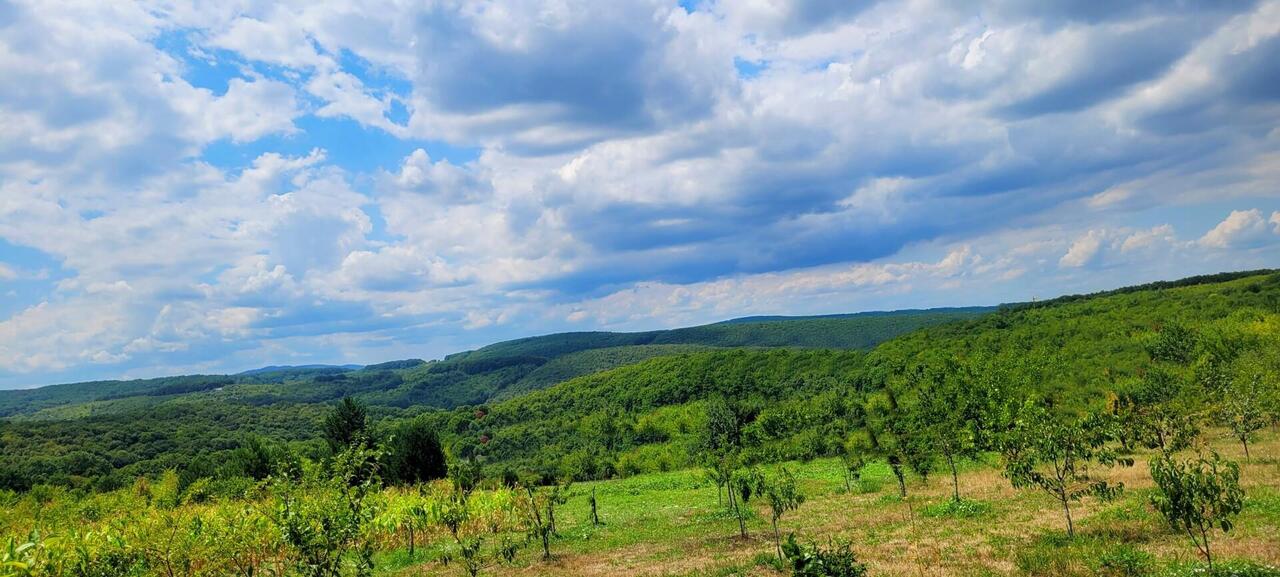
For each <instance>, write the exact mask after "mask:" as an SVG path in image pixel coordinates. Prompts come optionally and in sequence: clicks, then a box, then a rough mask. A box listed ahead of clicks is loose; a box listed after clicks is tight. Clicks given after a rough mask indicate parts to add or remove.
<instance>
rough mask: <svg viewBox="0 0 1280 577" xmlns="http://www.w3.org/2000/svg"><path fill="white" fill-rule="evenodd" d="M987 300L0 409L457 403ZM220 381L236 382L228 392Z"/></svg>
mask: <svg viewBox="0 0 1280 577" xmlns="http://www.w3.org/2000/svg"><path fill="white" fill-rule="evenodd" d="M991 310H993V309H991V308H987V307H971V308H963V309H938V310H911V311H894V312H875V313H857V314H850V315H833V316H824V317H774V318H771V319H770V320H768V321H752V322H736V321H730V323H732V324H729V323H717V324H712V325H705V326H698V327H688V328H681V329H672V330H659V331H647V332H638V333H613V332H581V333H559V334H552V335H546V336H539V337H530V338H524V339H516V340H512V341H506V342H501V343H496V344H493V345H489V346H486V347H483V348H481V349H478V350H475V351H469V352H464V353H458V354H454V355H450V356H449V357H447V358H446V359H444V360H442V361H435V362H429V363H428V362H424V361H421V360H418V359H409V360H402V361H390V362H386V363H380V364H375V365H369V366H365V367H358V366H353V365H345V366H326V365H310V366H294V367H290V366H272V367H264V368H261V369H255V370H251V371H245V372H242V373H239V374H235V375H190V376H175V377H162V378H156V379H141V380H132V381H95V382H87V383H72V384H66V385H53V386H48V387H41V388H38V389H27V390H19V391H0V417H15V416H24V417H37V418H51V419H63V418H71V417H81V416H88V415H101V414H105V413H112V412H119V411H121V410H133V409H137V408H140V407H144V406H151V405H154V404H156V403H159V402H164V401H167V400H173V399H174V397H176V396H179V395H184V394H191V393H207V392H213V391H217V392H225V395H224V397H225V398H226V399H230V400H233V402H237V403H244V404H249V405H254V406H264V405H275V404H282V403H286V404H287V403H318V402H325V401H330V400H333V399H338V398H341V397H343V396H357V397H360V398H362V399H363V400H365V401H366V402H368V403H370V404H372V405H375V406H387V407H399V408H405V407H410V406H419V405H426V406H432V407H445V408H448V407H454V406H458V405H463V404H477V403H482V402H486V401H489V400H494V399H500V398H509V397H512V396H515V395H517V394H519V393H522V392H527V391H530V390H535V389H539V388H544V387H547V386H550V385H552V384H555V383H558V382H561V381H564V380H568V379H570V378H573V377H576V376H581V375H585V374H590V373H593V372H597V371H600V370H605V369H609V368H613V367H618V366H622V365H626V364H630V363H634V362H638V361H641V360H644V359H648V358H652V357H655V356H663V355H670V354H675V353H683V352H690V351H693V350H699V349H700V348H706V347H801V348H870V347H872V346H875V345H876V344H877V343H880V342H883V341H885V340H888V339H890V338H893V337H896V336H899V335H902V334H905V333H907V332H910V331H912V330H914V329H917V328H920V327H923V326H928V325H932V324H938V323H943V322H948V321H953V320H959V319H964V318H972V317H975V316H978V315H981V314H984V313H986V312H990V311H991ZM224 387H230V389H227V390H225V391H224Z"/></svg>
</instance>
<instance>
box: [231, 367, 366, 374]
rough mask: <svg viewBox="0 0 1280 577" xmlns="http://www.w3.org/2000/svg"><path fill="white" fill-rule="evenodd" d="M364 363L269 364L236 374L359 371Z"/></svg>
mask: <svg viewBox="0 0 1280 577" xmlns="http://www.w3.org/2000/svg"><path fill="white" fill-rule="evenodd" d="M363 368H364V365H269V366H265V367H260V368H257V369H249V370H247V371H240V372H238V373H236V375H258V374H262V373H275V372H279V371H324V370H334V371H358V370H360V369H363Z"/></svg>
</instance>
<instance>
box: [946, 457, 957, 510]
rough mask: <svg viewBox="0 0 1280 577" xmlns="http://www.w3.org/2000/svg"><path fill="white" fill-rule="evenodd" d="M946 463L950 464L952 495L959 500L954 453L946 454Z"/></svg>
mask: <svg viewBox="0 0 1280 577" xmlns="http://www.w3.org/2000/svg"><path fill="white" fill-rule="evenodd" d="M947 464H948V465H951V492H952V497H953V498H954V499H955V500H956V501H959V500H960V473H959V472H957V471H956V458H955V456H954V455H947Z"/></svg>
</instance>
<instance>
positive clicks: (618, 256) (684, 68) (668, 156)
mask: <svg viewBox="0 0 1280 577" xmlns="http://www.w3.org/2000/svg"><path fill="white" fill-rule="evenodd" d="M410 4H411V5H407V6H406V5H402V4H401V3H396V2H386V3H383V2H376V1H375V2H360V3H344V2H324V3H316V2H283V3H271V4H263V5H256V4H252V3H246V4H240V3H192V4H188V3H184V2H163V3H148V2H137V3H133V2H113V3H101V2H74V1H67V2H60V1H55V2H25V1H15V0H0V76H2V77H3V78H5V79H6V81H5V82H4V83H0V126H3V127H4V130H3V132H4V137H3V138H0V294H3V295H4V297H3V299H0V387H2V388H15V387H28V386H36V385H42V384H48V383H55V382H66V381H74V380H89V379H104V378H134V377H146V376H157V375H166V374H180V373H194V372H205V373H213V372H234V371H240V370H244V369H249V368H253V367H258V366H262V365H268V364H304V363H371V362H380V361H385V360H389V359H397V358H408V357H420V358H437V357H440V356H443V355H444V354H448V353H451V352H455V351H458V350H463V349H467V348H472V347H475V346H479V345H483V344H486V343H489V342H493V341H497V340H502V339H506V338H514V337H519V336H526V335H531V334H542V333H549V332H556V331H565V330H600V329H606V330H642V329H651V328H661V327H672V326H683V325H690V324H697V323H703V322H712V321H717V320H722V319H725V318H731V317H736V316H744V315H754V314H813V313H835V312H851V311H859V310H870V309H893V308H904V307H912V308H916V307H931V306H950V305H969V304H996V303H1000V302H1010V301H1020V300H1027V299H1032V298H1047V297H1052V296H1055V295H1059V294H1063V293H1071V292H1083V291H1092V290H1099V289H1106V288H1113V287H1117V286H1122V285H1126V284H1132V283H1137V282H1145V281H1150V280H1156V279H1170V278H1178V277H1183V276H1187V275H1191V274H1199V273H1207V272H1218V271H1224V270H1238V269H1246V268H1261V267H1275V266H1277V265H1280V80H1277V79H1280V64H1278V63H1280V1H1257V2H1223V3H1199V2H1186V3H1173V4H1170V3H1167V2H1142V1H1138V2H1126V3H1080V2H1056V1H1051V2H1044V1H1034V2H1033V1H1029V0H989V1H979V2H968V3H954V2H945V1H942V0H904V1H881V2H877V1H859V2H848V1H839V2H832V1H829V0H798V1H793V2H784V1H781V0H778V1H770V0H742V1H729V0H702V1H697V2H674V1H659V0H625V1H618V2H608V3H601V2H585V1H578V0H568V1H558V2H546V3H544V2H532V1H530V2H524V1H515V2H483V1H481V2H476V1H467V2H444V1H431V2H425V3H410Z"/></svg>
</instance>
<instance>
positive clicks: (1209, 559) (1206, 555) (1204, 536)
mask: <svg viewBox="0 0 1280 577" xmlns="http://www.w3.org/2000/svg"><path fill="white" fill-rule="evenodd" d="M1200 540H1201V541H1204V560H1205V561H1206V562H1208V563H1209V573H1210V574H1212V573H1213V555H1212V554H1210V553H1209V535H1208V534H1207V533H1206V532H1205V530H1204V525H1203V524H1201V525H1200Z"/></svg>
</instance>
